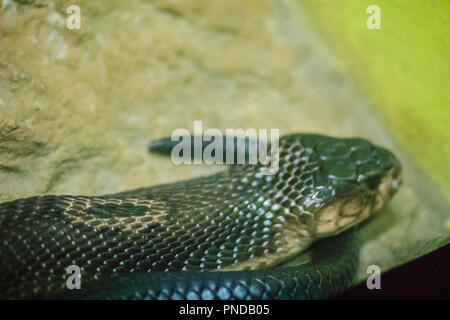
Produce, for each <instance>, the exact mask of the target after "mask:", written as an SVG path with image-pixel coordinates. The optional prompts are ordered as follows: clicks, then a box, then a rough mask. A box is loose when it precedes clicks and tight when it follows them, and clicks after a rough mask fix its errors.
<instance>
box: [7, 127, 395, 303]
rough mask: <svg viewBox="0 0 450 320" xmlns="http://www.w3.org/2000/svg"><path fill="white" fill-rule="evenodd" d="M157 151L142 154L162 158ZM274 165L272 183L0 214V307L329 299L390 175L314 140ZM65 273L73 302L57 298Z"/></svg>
mask: <svg viewBox="0 0 450 320" xmlns="http://www.w3.org/2000/svg"><path fill="white" fill-rule="evenodd" d="M167 141H169V140H167V139H166V140H164V139H162V140H159V143H157V144H153V149H154V150H153V151H155V152H159V153H165V154H170V150H171V148H172V145H171V144H170V143H168V142H167ZM278 161H279V170H278V172H277V173H276V174H275V175H261V173H260V171H259V169H260V167H261V165H260V164H256V165H251V164H243V165H231V166H228V167H227V170H225V171H223V172H220V173H217V174H213V175H210V176H206V177H200V178H195V179H191V180H186V181H179V182H176V183H171V184H165V185H158V186H152V187H148V188H142V189H136V190H132V191H127V192H122V193H117V194H111V195H105V196H69V195H46V196H37V197H31V198H25V199H18V200H15V201H11V202H6V203H3V204H0V297H1V298H8V299H22V298H52V297H63V298H76V299H78V298H83V299H84V298H86V299H89V298H99V299H321V298H328V297H331V296H333V295H334V294H336V293H337V292H339V291H341V290H343V289H344V288H346V287H348V286H349V285H350V284H351V281H352V277H353V275H354V273H355V270H356V266H357V261H358V244H357V240H356V239H355V236H354V232H353V231H352V230H353V228H352V230H348V231H345V230H347V229H350V228H351V227H352V226H354V225H356V224H357V223H359V222H361V221H362V220H364V219H366V218H367V217H369V216H370V215H371V213H372V212H374V211H376V210H378V209H379V208H381V207H382V206H383V205H384V204H385V203H386V202H387V201H389V199H391V197H392V196H393V195H394V193H395V192H396V191H397V189H398V187H399V185H400V181H401V179H400V173H401V166H400V163H399V161H398V160H397V159H396V157H395V156H394V155H393V154H392V153H391V152H390V151H388V150H386V149H384V148H382V147H379V146H375V145H373V144H371V143H370V142H368V141H367V140H364V139H361V138H333V137H328V136H323V135H318V134H291V135H287V136H283V137H282V138H280V141H279V160H278ZM344 231H345V232H344ZM323 238H324V239H323ZM316 240H318V241H316ZM313 243H314V244H313ZM309 246H311V248H309V249H308V250H307V251H306V252H307V254H302V255H300V257H303V258H302V259H303V260H304V261H300V262H298V261H297V262H296V261H295V257H298V256H299V254H300V252H302V251H304V250H305V249H307V248H308V247H309ZM292 259H294V260H293V261H292ZM297 260H298V259H297ZM70 265H77V266H79V268H80V270H81V274H80V276H81V289H80V290H77V289H74V290H68V289H67V287H66V281H67V278H68V276H69V275H68V274H67V273H66V268H67V267H68V266H70Z"/></svg>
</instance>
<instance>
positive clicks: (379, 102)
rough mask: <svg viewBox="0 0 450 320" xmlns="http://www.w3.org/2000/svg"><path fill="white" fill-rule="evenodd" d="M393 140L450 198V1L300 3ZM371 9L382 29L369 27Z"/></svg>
mask: <svg viewBox="0 0 450 320" xmlns="http://www.w3.org/2000/svg"><path fill="white" fill-rule="evenodd" d="M299 3H300V4H301V5H303V8H304V9H305V10H304V12H306V13H307V14H308V16H309V18H310V22H312V23H313V24H314V26H315V27H316V28H317V29H319V30H320V33H321V34H322V35H323V36H324V38H325V39H326V41H327V42H328V44H329V45H330V46H331V47H332V48H333V49H334V51H335V52H336V53H337V54H338V55H339V57H340V58H341V61H343V63H344V64H345V66H344V67H345V68H347V71H348V72H350V73H351V74H352V75H353V76H354V77H355V78H356V79H357V81H358V83H359V85H360V87H361V88H362V89H363V90H364V92H365V94H366V95H367V97H368V98H369V99H370V101H371V102H372V104H373V106H374V107H375V109H376V110H378V112H379V113H380V114H381V116H382V117H383V118H384V119H385V121H386V123H387V125H388V127H389V129H390V130H391V132H392V133H393V135H394V136H395V137H396V138H397V139H398V141H400V142H401V144H402V145H403V146H404V148H405V149H406V150H407V151H408V152H409V153H410V154H411V155H412V156H413V158H414V159H415V160H416V161H417V162H418V163H419V164H420V166H421V167H422V168H424V169H425V170H426V172H427V173H428V174H429V175H430V176H431V177H432V178H433V180H434V181H435V182H436V183H437V184H439V186H440V189H441V190H442V192H443V193H444V195H445V196H446V198H447V200H448V199H450V169H449V168H450V164H449V159H450V130H449V125H450V112H449V108H450V70H449V66H450V56H449V52H450V40H449V39H450V1H447V0H408V1H400V0H396V1H394V0H392V1H391V0H358V1H354V0H304V1H299ZM369 5H378V6H379V8H380V11H381V29H380V30H369V29H368V28H367V27H366V20H367V17H369V14H364V13H365V12H366V8H367V7H368V6H369Z"/></svg>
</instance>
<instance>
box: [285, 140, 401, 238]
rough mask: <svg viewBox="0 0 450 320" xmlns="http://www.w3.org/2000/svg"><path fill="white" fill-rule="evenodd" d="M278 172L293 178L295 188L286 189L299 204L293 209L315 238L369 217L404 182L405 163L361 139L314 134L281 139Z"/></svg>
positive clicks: (290, 180) (343, 228)
mask: <svg viewBox="0 0 450 320" xmlns="http://www.w3.org/2000/svg"><path fill="white" fill-rule="evenodd" d="M279 175H281V176H282V179H286V177H285V176H289V177H288V178H287V179H286V182H288V186H289V188H290V189H289V190H291V189H294V190H295V191H294V192H289V191H288V192H287V194H288V197H289V196H291V200H294V201H295V204H296V208H294V210H292V211H294V212H295V213H297V214H298V216H299V217H300V220H302V221H303V222H304V223H305V227H304V230H306V231H307V233H308V234H307V235H308V236H314V237H324V236H329V235H333V234H337V233H340V232H342V231H344V230H346V229H348V228H349V227H351V226H353V225H355V224H357V223H359V222H360V221H362V220H364V219H366V218H367V217H369V216H370V215H371V213H372V212H374V211H377V210H378V209H380V208H381V207H382V206H383V205H384V204H385V203H387V202H388V201H389V200H390V199H391V198H392V196H393V195H394V194H395V193H396V191H397V190H398V189H399V187H400V185H401V165H400V162H399V161H398V160H397V158H396V157H395V156H394V154H393V153H391V152H390V151H388V150H386V149H384V148H382V147H379V146H376V145H374V144H372V143H370V142H369V141H367V140H365V139H361V138H347V139H341V138H339V139H338V138H332V137H327V136H322V135H316V134H299V135H291V136H286V137H285V139H282V140H281V141H280V173H279ZM297 195H298V198H296V199H292V196H294V197H295V196H297ZM291 209H292V208H291ZM303 235H306V234H303Z"/></svg>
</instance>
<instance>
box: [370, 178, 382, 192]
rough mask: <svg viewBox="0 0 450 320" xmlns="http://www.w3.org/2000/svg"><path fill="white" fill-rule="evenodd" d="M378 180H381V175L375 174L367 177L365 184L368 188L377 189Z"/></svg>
mask: <svg viewBox="0 0 450 320" xmlns="http://www.w3.org/2000/svg"><path fill="white" fill-rule="evenodd" d="M380 181H381V176H379V175H376V176H372V177H369V178H368V179H367V180H366V184H367V186H368V187H369V189H370V190H373V191H375V190H377V189H378V186H379V185H380Z"/></svg>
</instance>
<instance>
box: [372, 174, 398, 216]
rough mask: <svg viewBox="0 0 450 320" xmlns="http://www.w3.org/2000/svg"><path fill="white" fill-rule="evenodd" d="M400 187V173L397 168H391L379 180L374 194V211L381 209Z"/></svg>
mask: <svg viewBox="0 0 450 320" xmlns="http://www.w3.org/2000/svg"><path fill="white" fill-rule="evenodd" d="M401 185H402V173H401V168H400V167H399V166H395V167H393V168H392V169H391V170H389V171H388V173H387V174H386V175H385V176H384V177H383V179H382V180H381V182H380V184H379V186H378V189H377V192H376V194H375V203H374V210H379V209H381V208H382V207H383V206H384V204H385V203H387V202H388V201H389V200H390V199H391V198H392V197H393V196H394V194H395V193H396V192H397V191H398V189H399V188H400V186H401Z"/></svg>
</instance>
